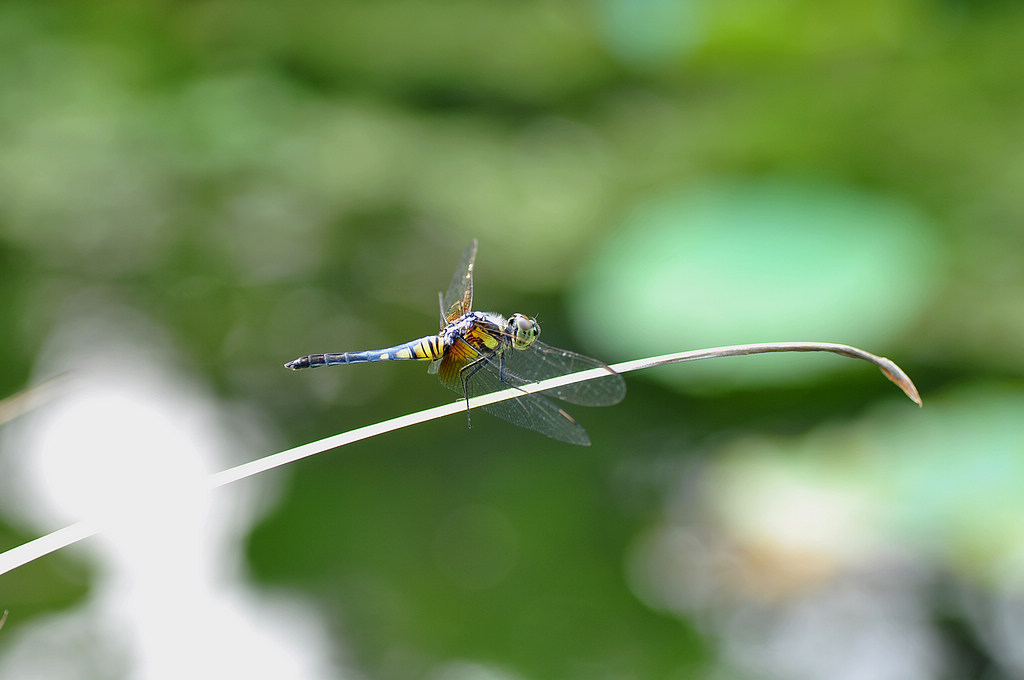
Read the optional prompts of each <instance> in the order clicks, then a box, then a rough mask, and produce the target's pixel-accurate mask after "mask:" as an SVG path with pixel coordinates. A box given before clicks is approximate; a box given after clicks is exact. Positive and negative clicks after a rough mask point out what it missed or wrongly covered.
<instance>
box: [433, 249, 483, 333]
mask: <svg viewBox="0 0 1024 680" xmlns="http://www.w3.org/2000/svg"><path fill="white" fill-rule="evenodd" d="M475 261H476V239H473V242H472V243H470V244H469V247H467V248H466V252H464V253H463V254H462V260H460V261H459V266H458V267H456V269H455V275H454V276H452V282H451V284H449V286H448V292H447V293H445V294H444V298H443V299H442V300H441V316H443V317H444V318H443V320H442V324H441V325H442V326H443V325H444V323H445V322H451V321H454V320H455V319H458V318H459V317H460V316H462V315H463V314H468V313H469V311H470V310H471V309H472V308H473V264H474V262H475Z"/></svg>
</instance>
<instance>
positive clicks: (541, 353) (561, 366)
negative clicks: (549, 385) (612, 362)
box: [505, 341, 626, 406]
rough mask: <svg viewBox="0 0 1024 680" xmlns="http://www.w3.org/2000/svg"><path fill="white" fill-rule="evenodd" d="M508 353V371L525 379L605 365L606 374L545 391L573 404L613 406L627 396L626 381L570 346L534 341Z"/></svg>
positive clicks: (549, 376)
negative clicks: (571, 350) (522, 348)
mask: <svg viewBox="0 0 1024 680" xmlns="http://www.w3.org/2000/svg"><path fill="white" fill-rule="evenodd" d="M505 355H506V356H505V373H506V374H509V373H511V374H512V375H514V376H516V378H518V379H519V380H521V381H523V382H537V381H539V380H546V379H547V378H556V377H558V376H561V375H568V374H569V373H576V372H578V371H585V370H587V369H591V368H603V369H604V370H605V371H606V373H607V375H604V376H602V377H600V378H595V379H593V380H584V381H583V382H578V383H573V384H572V385H566V386H565V387H559V388H556V389H553V390H547V391H546V392H545V394H550V395H552V396H555V397H558V398H559V399H562V400H564V401H567V402H569V403H570V404H581V405H583V406H612V405H613V404H617V403H619V402H620V401H622V399H623V398H624V397H625V396H626V381H625V380H623V379H622V376H621V375H619V374H618V373H616V372H615V371H613V370H612V369H611V368H609V367H608V365H607V364H605V363H604V362H601V361H598V360H597V359H591V358H590V357H586V356H583V355H582V354H577V353H576V352H570V351H569V350H567V349H558V348H557V347H551V346H550V345H545V344H544V343H543V342H540V341H534V343H533V344H532V345H530V346H529V347H528V348H527V349H525V350H514V349H509V350H508V351H506V352H505Z"/></svg>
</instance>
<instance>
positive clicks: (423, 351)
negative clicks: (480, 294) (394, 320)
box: [285, 335, 444, 371]
mask: <svg viewBox="0 0 1024 680" xmlns="http://www.w3.org/2000/svg"><path fill="white" fill-rule="evenodd" d="M443 354H444V345H443V343H442V342H441V338H439V337H438V336H436V335H428V336H427V337H425V338H420V339H419V340H413V341H412V342H406V343H404V344H401V345H395V346H394V347H388V348H386V349H371V350H367V351H365V352H342V353H340V354H310V355H308V356H304V357H299V358H298V359H293V360H292V361H289V362H288V363H287V364H285V368H290V369H292V370H293V371H297V370H299V369H300V368H318V367H320V366H337V365H339V364H365V363H368V362H371V361H409V360H411V361H433V360H435V359H440V358H441V356H442V355H443Z"/></svg>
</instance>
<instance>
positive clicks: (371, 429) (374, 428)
mask: <svg viewBox="0 0 1024 680" xmlns="http://www.w3.org/2000/svg"><path fill="white" fill-rule="evenodd" d="M766 352H832V353H833V354H839V355H842V356H846V357H850V358H853V359H862V360H864V361H868V362H870V363H873V364H875V365H876V366H878V367H879V368H880V369H881V371H882V373H884V374H885V376H886V377H887V378H889V380H891V381H893V382H894V383H896V385H898V386H899V388H900V389H902V390H903V392H904V393H905V394H906V395H907V396H908V397H910V399H912V400H913V401H914V402H915V403H916V404H917V405H919V406H920V405H921V397H920V395H919V394H918V392H917V388H916V387H914V383H913V382H912V381H911V380H910V377H909V376H907V374H906V373H904V372H903V370H902V369H900V367H899V366H897V365H896V364H895V363H893V362H892V361H890V360H889V359H886V358H885V357H879V356H876V355H874V354H871V353H869V352H865V351H864V350H862V349H858V348H856V347H851V346H849V345H839V344H835V343H824V342H769V343H759V344H751V345H731V346H728V347H713V348H711V349H701V350H694V351H690V352H679V353H675V354H665V355H662V356H658V357H651V358H648V359H637V360H635V361H626V362H623V363H620V364H615V365H613V366H611V368H612V369H613V370H614V371H615V372H617V373H629V372H630V371H637V370H640V369H645V368H652V367H654V366H663V365H666V364H674V363H679V362H683V361H696V360H698V359H713V358H717V357H728V356H742V355H747V354H763V353H766ZM603 375H607V372H606V371H605V370H604V369H601V368H593V369H589V370H586V371H581V372H579V373H572V374H569V375H563V376H559V377H557V378H551V379H549V380H544V381H541V382H538V383H533V384H530V385H526V386H524V387H523V388H522V389H518V388H513V389H508V390H502V391H501V392H493V393H491V394H485V395H482V396H479V397H474V398H472V399H470V400H469V407H470V408H478V407H480V406H486V405H488V404H493V403H496V402H499V401H505V400H506V399H515V398H516V397H521V396H522V395H523V393H524V392H525V393H532V392H541V391H543V390H550V389H554V388H556V387H562V386H564V385H570V384H573V383H577V382H581V381H583V380H593V379H594V378H600V377H601V376H603ZM465 408H466V402H465V400H463V399H459V400H458V401H455V402H452V403H451V404H445V405H444V406H436V407H434V408H430V409H427V410H425V411H420V412H418V413H411V414H409V415H404V416H400V417H398V418H392V419H391V420H385V421H384V422H380V423H376V424H374V425H367V426H366V427H361V428H358V429H356V430H350V431H349V432H343V433H341V434H336V435H333V436H330V437H327V438H325V439H321V440H319V441H315V442H310V443H308V444H303V445H302V446H297V447H295V448H293V449H288V450H286V451H281V452H279V453H274V454H271V455H269V456H265V457H263V458H260V459H257V460H254V461H251V462H248V463H243V464H242V465H238V466H236V467H233V468H229V469H227V470H223V471H221V472H218V473H216V474H214V475H212V476H211V477H210V484H211V485H212V486H214V487H220V486H224V485H226V484H231V483H232V482H237V481H238V480H241V479H245V478H246V477H251V476H253V475H256V474H259V473H261V472H266V471H267V470H272V469H274V468H276V467H280V466H282V465H286V464H288V463H292V462H295V461H297V460H299V459H301V458H306V457H308V456H312V455H315V454H318V453H323V452H324V451H328V450H330V449H334V448H337V447H339V446H344V445H346V444H351V443H352V442H356V441H359V440H361V439H368V438H370V437H376V436H377V435H380V434H384V433H385V432H391V431H392V430H398V429H401V428H403V427H409V426H410V425H416V424H419V423H424V422H426V421H428V420H434V419H436V418H443V417H444V416H450V415H452V414H455V413H461V412H462V411H464V410H465ZM96 531H97V529H96V528H95V527H94V526H93V525H92V524H91V523H89V522H78V523H76V524H72V525H71V526H68V527H65V528H63V529H59V530H58V531H54V532H53V533H51V534H47V535H46V536H42V537H40V538H37V539H35V540H32V541H29V542H28V543H25V544H23V545H20V546H18V547H16V548H12V549H10V550H8V551H7V552H5V553H2V554H0V574H4V573H6V572H8V571H11V570H13V569H16V568H18V567H20V566H22V565H25V564H28V563H29V562H31V561H33V560H35V559H37V558H39V557H42V556H44V555H47V554H49V553H51V552H54V551H56V550H59V549H61V548H63V547H65V546H68V545H71V544H72V543H75V542H77V541H80V540H82V539H83V538H86V537H88V536H92V535H93V534H95V533H96Z"/></svg>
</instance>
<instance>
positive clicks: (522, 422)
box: [438, 343, 590, 446]
mask: <svg viewBox="0 0 1024 680" xmlns="http://www.w3.org/2000/svg"><path fill="white" fill-rule="evenodd" d="M460 344H461V345H462V346H463V347H462V348H461V349H460V348H459V345H460ZM508 351H511V350H508ZM506 354H507V352H506ZM474 361H475V362H476V363H475V364H474V363H473V362H474ZM500 363H501V355H500V354H495V355H493V356H491V357H486V358H485V357H483V355H481V354H479V353H478V352H476V350H474V349H472V348H471V347H469V346H468V345H465V344H464V343H459V344H456V345H453V346H452V347H451V348H449V351H448V353H446V354H445V356H444V358H443V359H441V363H440V366H439V369H438V377H440V378H441V382H442V383H444V385H445V386H446V387H448V388H449V389H451V390H453V391H455V392H457V393H458V394H460V395H463V396H468V397H470V398H472V397H476V396H479V395H481V394H490V393H491V392H500V391H501V390H507V389H508V388H510V387H519V386H521V385H525V384H527V383H528V382H529V381H524V380H522V379H520V378H518V377H517V376H515V375H514V374H512V373H506V374H505V381H504V382H502V378H501V369H500ZM467 367H468V368H467ZM464 368H465V369H466V372H467V373H466V375H468V374H469V373H470V372H472V375H470V376H469V380H468V383H467V384H466V386H465V387H464V386H463V382H462V381H463V372H462V370H463V369H464ZM483 409H484V410H485V411H487V412H488V413H490V414H491V415H493V416H497V417H498V418H501V419H502V420H504V421H506V422H509V423H512V424H513V425H517V426H519V427H525V428H527V429H529V430H535V431H537V432H540V433H541V434H544V435H547V436H549V437H552V438H554V439H558V440H560V441H564V442H568V443H570V444H578V445H580V446H589V445H590V438H589V437H588V436H587V432H586V430H584V429H583V427H582V426H581V425H580V424H579V423H578V422H576V420H575V418H573V417H572V416H571V415H569V414H568V413H566V412H565V410H564V409H562V408H559V406H558V405H557V404H555V403H554V402H553V401H551V400H550V399H547V398H546V397H543V396H541V395H539V394H527V393H525V392H524V393H523V396H522V397H518V398H515V399H507V400H505V401H501V402H498V403H496V404H489V405H487V406H484V407H483Z"/></svg>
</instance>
